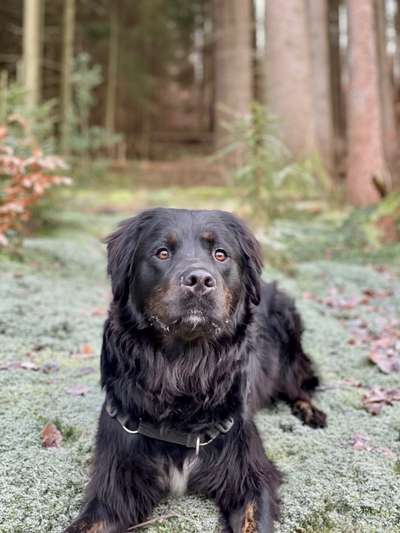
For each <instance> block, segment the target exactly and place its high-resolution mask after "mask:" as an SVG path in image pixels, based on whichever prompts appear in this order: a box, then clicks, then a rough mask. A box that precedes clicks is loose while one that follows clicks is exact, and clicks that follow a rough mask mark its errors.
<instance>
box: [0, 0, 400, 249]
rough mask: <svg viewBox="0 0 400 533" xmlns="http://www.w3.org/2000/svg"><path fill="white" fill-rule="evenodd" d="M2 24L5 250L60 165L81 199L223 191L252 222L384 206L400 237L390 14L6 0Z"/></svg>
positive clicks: (399, 68) (397, 48) (355, 5)
mask: <svg viewBox="0 0 400 533" xmlns="http://www.w3.org/2000/svg"><path fill="white" fill-rule="evenodd" d="M0 22H1V28H2V32H1V35H0V72H1V74H0V123H1V124H2V126H1V129H0V143H1V145H0V172H1V177H0V195H1V196H0V202H1V206H0V237H1V239H2V241H3V243H5V242H6V241H7V239H8V237H7V236H9V235H10V232H11V234H12V232H13V231H15V230H18V231H20V222H21V220H22V221H23V220H24V219H26V218H28V217H29V216H30V214H29V213H30V209H31V206H32V205H33V204H34V203H36V202H37V200H38V199H39V198H40V197H42V196H43V195H44V194H45V193H46V192H47V190H48V189H49V188H50V187H51V186H53V185H58V184H66V183H67V182H68V180H67V179H65V178H64V177H60V176H54V174H55V171H57V172H58V171H59V170H60V169H63V168H64V166H65V165H64V163H67V164H68V165H69V170H68V171H63V172H62V174H65V173H67V174H68V175H69V176H73V177H74V178H75V185H74V186H75V187H76V186H77V185H78V186H79V185H82V183H83V182H84V181H85V180H86V181H87V179H88V178H89V177H91V178H92V185H94V186H98V185H99V184H100V183H101V180H102V179H103V181H104V176H108V178H107V179H108V180H109V182H110V181H111V182H112V181H113V179H114V181H115V180H117V181H118V175H119V176H122V175H123V176H125V177H126V178H127V183H129V184H130V185H131V186H132V188H134V187H136V188H137V187H138V186H139V185H141V186H145V187H153V188H154V187H164V186H167V185H168V186H169V185H183V186H194V185H210V186H228V188H229V189H230V192H231V194H232V195H233V196H235V195H239V196H240V197H242V198H243V200H244V201H245V200H247V204H248V216H250V215H251V214H252V215H253V217H254V215H255V219H258V220H259V219H260V216H261V218H262V219H263V220H264V219H265V220H270V219H271V217H273V216H275V215H276V214H277V213H276V211H277V210H278V211H279V209H281V208H282V205H283V204H284V198H283V197H285V196H286V199H289V204H290V205H293V202H294V200H307V199H308V200H316V199H318V200H321V199H322V200H324V201H326V200H327V201H328V202H331V201H332V200H334V201H342V202H343V203H345V201H346V200H347V201H349V202H351V203H352V204H353V205H355V206H362V207H365V206H370V205H373V204H376V203H378V202H380V201H381V200H382V199H383V198H386V197H388V196H389V200H387V201H386V204H385V206H386V207H385V208H383V209H382V208H381V209H380V213H381V215H382V216H381V215H379V216H377V217H375V218H377V219H379V223H380V224H381V230H382V228H383V233H384V235H383V237H384V238H385V239H391V240H393V239H397V238H398V218H399V209H400V207H399V204H400V201H399V200H398V195H396V193H395V191H396V189H398V188H399V183H400V179H399V168H400V152H399V123H400V2H398V1H396V0H347V1H344V0H319V1H313V0H290V1H287V2H278V1H275V0H269V1H268V0H267V1H266V0H254V1H251V0H213V1H212V0H191V1H187V0H151V1H143V0H142V1H138V2H132V1H129V0H118V1H115V2H108V1H105V0H99V1H96V2H93V1H90V0H52V1H51V2H49V1H45V0H24V1H23V0H13V1H11V2H3V3H2V4H1V6H0ZM54 154H57V155H58V156H61V157H62V159H61V158H59V157H53V156H54ZM57 172H56V173H57ZM102 176H103V178H102ZM129 176H130V177H131V178H129ZM234 185H236V186H238V187H239V189H234V188H232V186H234ZM285 191H286V193H288V192H289V194H286V195H285ZM245 203H246V201H245ZM303 207H304V206H303ZM314 207H315V208H316V206H314Z"/></svg>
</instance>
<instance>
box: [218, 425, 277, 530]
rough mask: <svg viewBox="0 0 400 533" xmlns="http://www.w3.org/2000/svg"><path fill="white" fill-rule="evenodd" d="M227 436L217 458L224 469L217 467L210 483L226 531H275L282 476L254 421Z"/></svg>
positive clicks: (240, 426)
mask: <svg viewBox="0 0 400 533" xmlns="http://www.w3.org/2000/svg"><path fill="white" fill-rule="evenodd" d="M225 439H226V440H225V445H224V446H223V448H222V450H221V452H220V454H221V455H220V458H219V461H218V466H219V467H221V470H218V469H215V467H214V470H213V476H212V477H211V478H210V477H209V482H210V485H211V486H217V487H218V489H217V491H216V492H215V493H214V495H215V498H216V502H217V504H218V505H219V507H220V509H221V514H222V519H223V526H224V528H225V529H224V530H223V531H224V533H272V532H273V530H274V522H275V520H276V519H277V517H278V511H279V509H278V508H279V498H278V495H277V488H278V486H279V484H280V481H281V476H280V474H279V472H278V470H277V469H276V467H275V466H274V464H273V463H271V462H270V461H269V460H268V459H267V457H266V455H265V450H264V447H263V445H262V442H261V439H260V436H259V434H258V431H257V428H256V426H255V424H254V422H253V421H246V422H244V423H241V422H239V427H238V429H237V431H234V430H233V431H232V432H231V433H230V434H228V435H226V436H225ZM214 458H215V456H214ZM211 468H212V465H210V471H211Z"/></svg>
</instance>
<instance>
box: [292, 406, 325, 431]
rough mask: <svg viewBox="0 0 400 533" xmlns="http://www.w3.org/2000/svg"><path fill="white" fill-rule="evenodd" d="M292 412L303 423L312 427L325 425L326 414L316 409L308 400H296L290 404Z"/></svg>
mask: <svg viewBox="0 0 400 533" xmlns="http://www.w3.org/2000/svg"><path fill="white" fill-rule="evenodd" d="M292 413H293V414H294V416H297V418H299V419H300V420H301V421H302V422H303V424H305V425H306V426H310V427H311V428H313V429H317V428H324V427H326V424H327V421H326V414H325V413H324V412H323V411H321V410H320V409H317V407H315V406H314V405H313V404H312V403H311V402H310V401H307V400H297V401H296V402H294V404H293V406H292Z"/></svg>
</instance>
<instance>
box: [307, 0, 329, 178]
mask: <svg viewBox="0 0 400 533" xmlns="http://www.w3.org/2000/svg"><path fill="white" fill-rule="evenodd" d="M308 15H309V30H310V42H311V70H312V88H313V103H314V114H315V122H314V123H315V130H316V137H317V144H318V150H319V153H320V156H321V159H322V162H323V164H324V167H325V170H326V171H327V172H328V174H330V175H332V174H333V171H334V133H333V116H332V111H333V110H332V93H331V83H330V81H331V80H330V54H329V33H328V2H327V0H318V2H315V1H314V0H308Z"/></svg>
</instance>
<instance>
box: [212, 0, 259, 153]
mask: <svg viewBox="0 0 400 533" xmlns="http://www.w3.org/2000/svg"><path fill="white" fill-rule="evenodd" d="M213 8H214V40H215V119H216V124H215V144H216V147H217V148H221V147H222V146H226V144H227V143H229V139H230V135H229V128H230V126H231V125H232V124H233V123H234V122H235V120H236V119H237V118H239V117H241V116H243V115H248V114H249V113H250V105H251V100H252V43H251V27H250V25H251V4H250V0H214V5H213Z"/></svg>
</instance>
